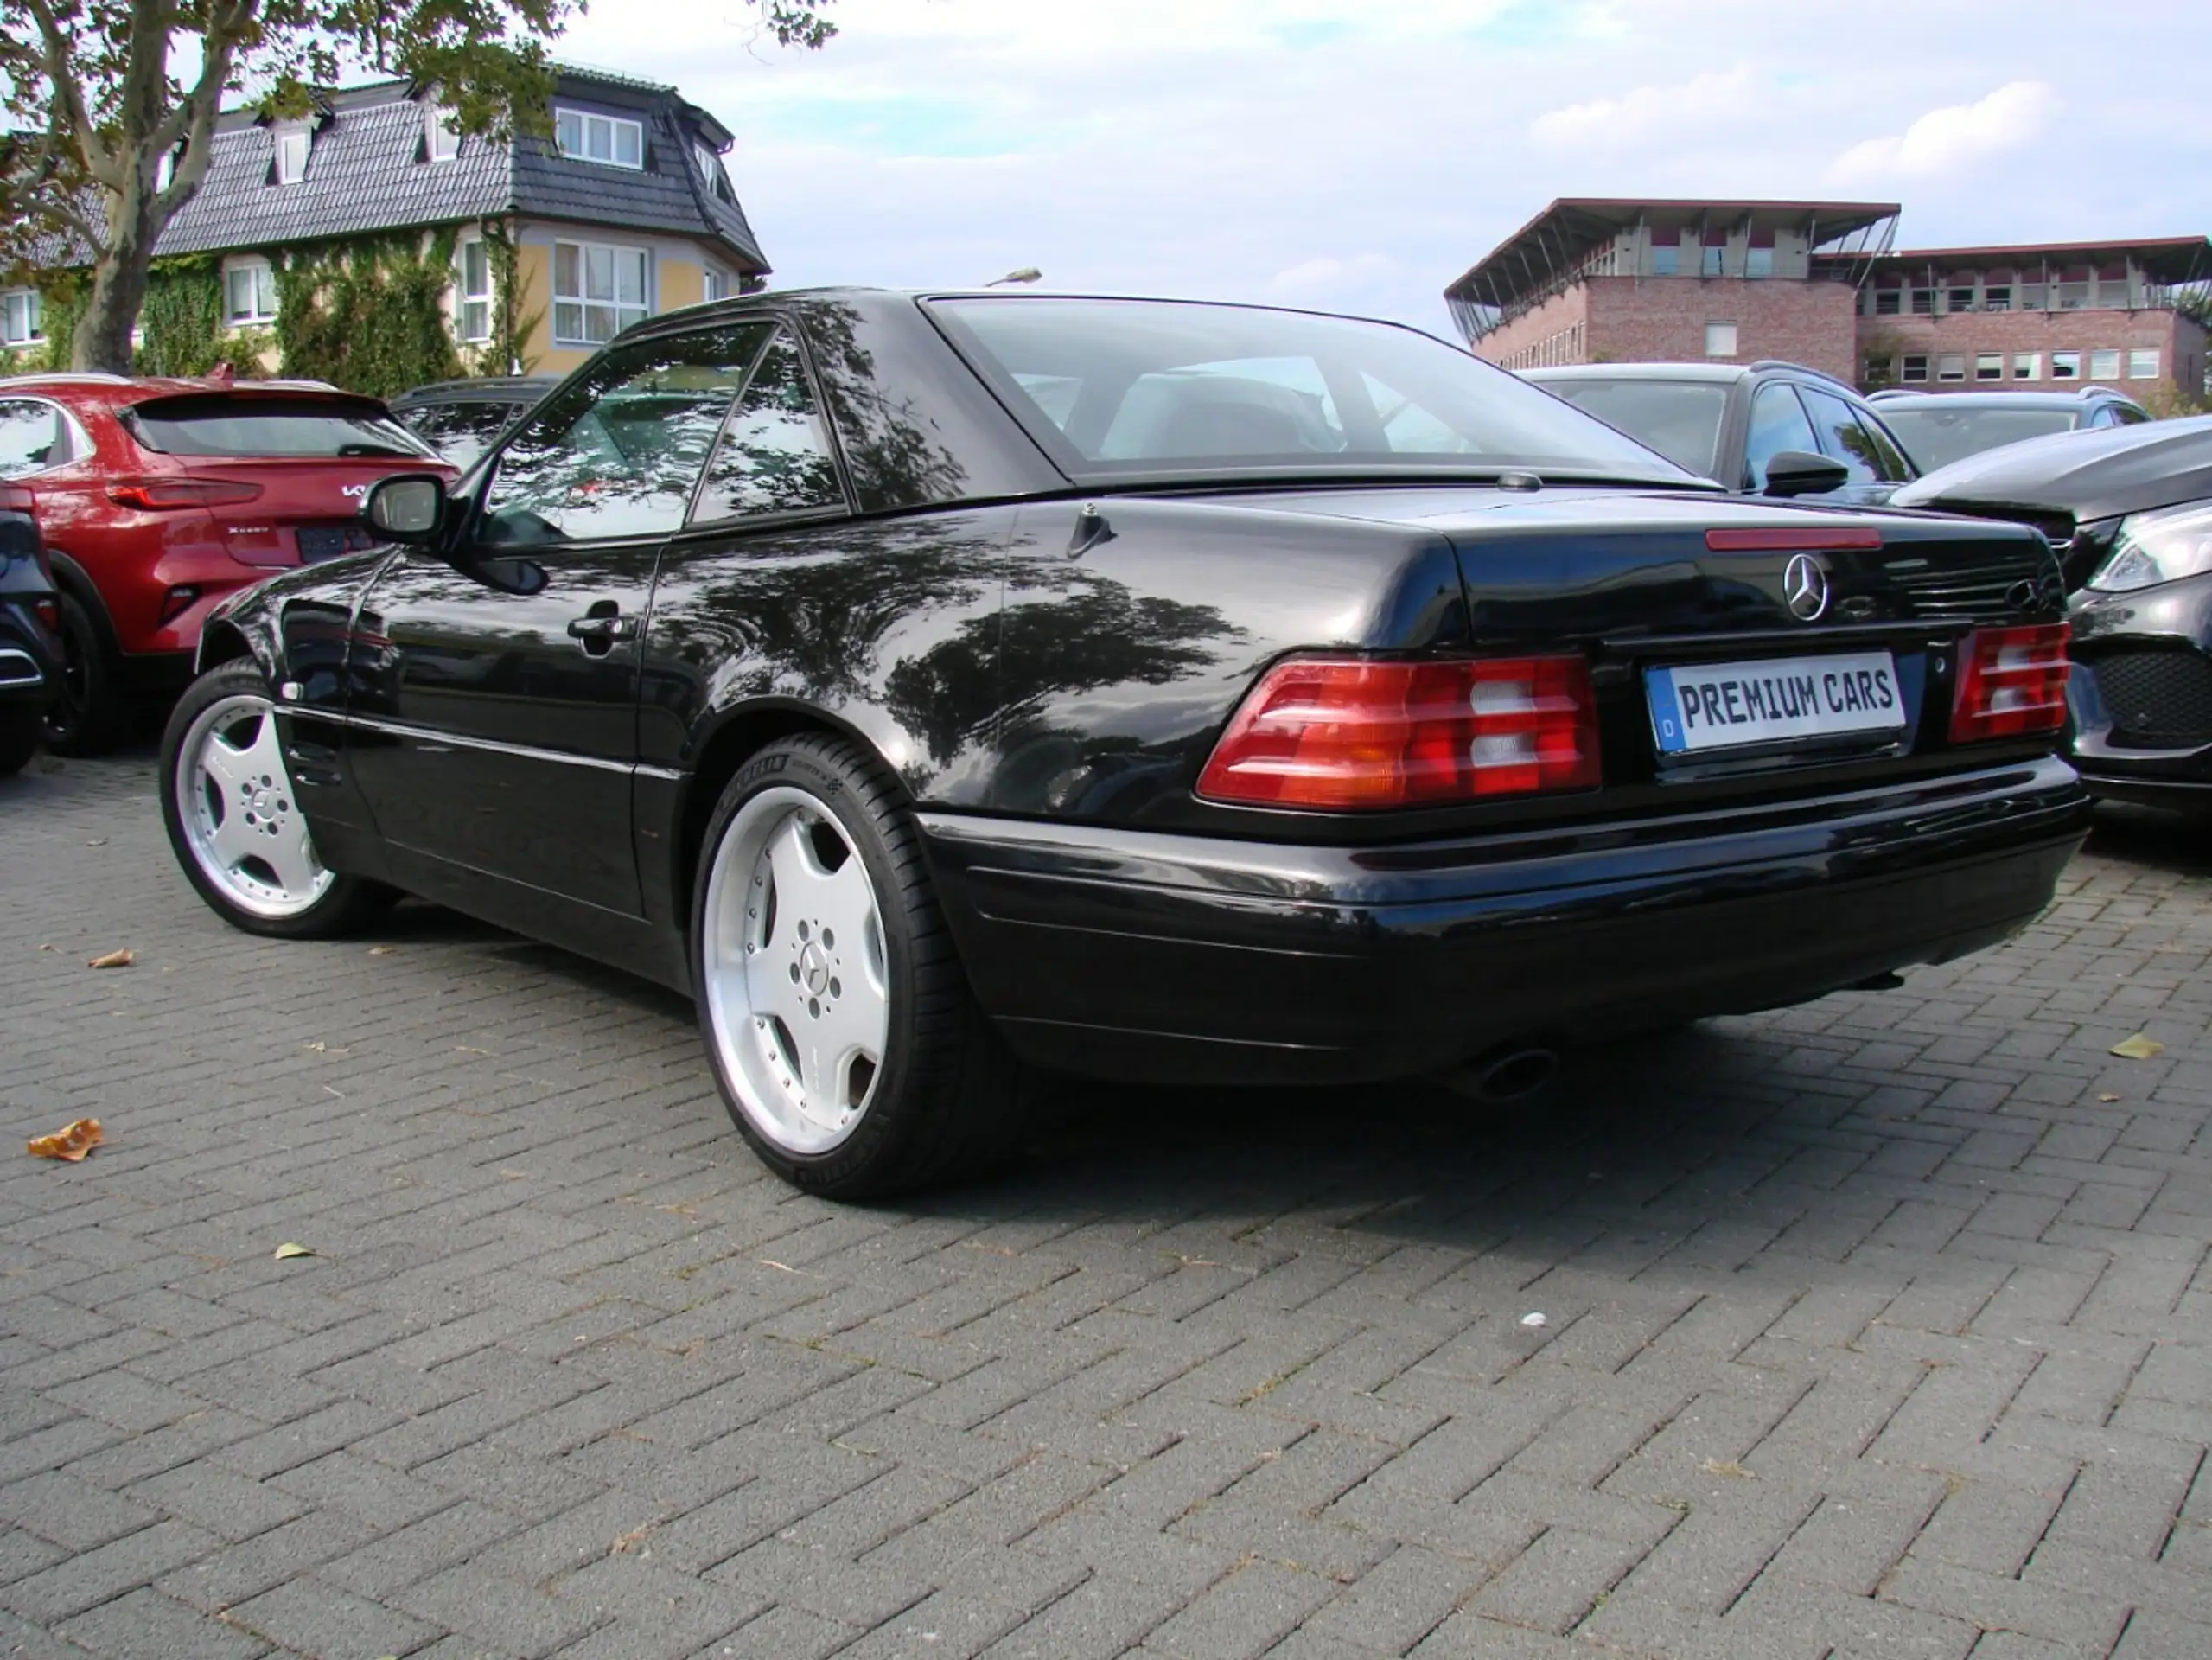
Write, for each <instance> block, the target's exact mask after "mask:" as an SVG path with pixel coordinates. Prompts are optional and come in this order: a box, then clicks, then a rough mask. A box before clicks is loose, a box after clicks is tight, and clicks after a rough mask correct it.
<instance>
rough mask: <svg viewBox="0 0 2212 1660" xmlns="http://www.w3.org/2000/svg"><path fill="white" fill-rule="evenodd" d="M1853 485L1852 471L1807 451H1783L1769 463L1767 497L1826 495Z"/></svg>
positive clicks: (1839, 463) (1836, 462)
mask: <svg viewBox="0 0 2212 1660" xmlns="http://www.w3.org/2000/svg"><path fill="white" fill-rule="evenodd" d="M1850 482H1851V469H1850V468H1848V467H1846V466H1845V465H1844V464H1843V463H1841V462H1839V461H1831V460H1830V459H1829V458H1828V457H1827V456H1816V455H1814V454H1813V453H1811V452H1810V451H1809V450H1782V451H1780V452H1779V453H1778V454H1776V455H1775V457H1774V459H1773V460H1771V461H1769V462H1768V463H1767V488H1766V489H1765V491H1764V492H1763V494H1765V495H1826V493H1827V492H1828V491H1830V490H1839V489H1841V488H1843V487H1844V486H1845V485H1846V484H1848V483H1850Z"/></svg>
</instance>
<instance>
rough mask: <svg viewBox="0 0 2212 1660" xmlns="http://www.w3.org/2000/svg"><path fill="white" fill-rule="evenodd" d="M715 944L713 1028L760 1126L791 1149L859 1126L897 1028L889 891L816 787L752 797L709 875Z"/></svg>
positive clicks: (710, 973) (706, 943)
mask: <svg viewBox="0 0 2212 1660" xmlns="http://www.w3.org/2000/svg"><path fill="white" fill-rule="evenodd" d="M703 923H704V929H703V938H702V941H701V943H702V945H703V947H704V971H705V973H704V979H705V984H704V986H703V987H702V988H701V989H702V991H703V993H704V998H705V1001H706V1005H707V1013H708V1018H709V1022H710V1031H711V1037H712V1041H713V1043H714V1044H715V1047H716V1049H717V1051H718V1057H719V1059H720V1061H721V1063H722V1070H723V1074H724V1076H725V1077H726V1078H727V1079H728V1080H729V1081H730V1085H731V1087H732V1089H733V1092H734V1093H735V1094H736V1096H737V1098H738V1104H739V1107H740V1108H741V1109H742V1110H743V1112H744V1114H745V1116H746V1118H747V1119H748V1121H749V1122H750V1123H751V1125H752V1127H753V1128H754V1130H755V1132H756V1133H758V1134H760V1135H761V1136H762V1138H763V1139H765V1140H768V1141H769V1142H771V1143H773V1144H774V1145H775V1146H777V1147H778V1148H780V1149H781V1150H783V1151H784V1152H792V1153H800V1154H807V1153H820V1152H827V1151H829V1150H830V1149H831V1148H833V1147H835V1146H838V1145H839V1144H840V1143H842V1142H843V1141H845V1140H846V1138H848V1137H849V1136H851V1134H852V1133H853V1132H854V1131H855V1130H857V1128H859V1127H860V1123H861V1121H862V1118H863V1116H864V1114H866V1112H867V1110H868V1105H869V1101H870V1098H871V1097H872V1096H873V1095H874V1093H875V1088H876V1082H877V1077H878V1076H879V1075H880V1073H881V1072H882V1070H883V1050H884V1045H885V1044H886V1042H887V1041H888V1039H889V1034H890V1028H891V995H890V980H889V974H888V973H887V972H886V969H885V966H884V952H883V917H882V916H881V914H880V912H879V910H878V908H877V896H876V889H875V886H874V884H872V883H871V882H870V880H869V879H868V872H867V870H866V868H865V867H864V865H863V864H862V862H861V859H860V856H859V854H858V853H857V852H856V851H855V849H854V848H853V846H852V844H851V841H850V840H847V838H846V837H845V833H844V832H843V831H842V830H841V829H840V828H839V827H838V822H837V820H835V819H834V818H833V817H832V816H831V815H830V814H828V813H827V812H826V811H825V810H824V809H823V807H822V805H821V803H820V802H819V801H818V800H817V799H816V798H815V797H814V796H813V795H809V794H807V793H806V791H804V790H800V789H788V788H780V789H766V790H762V792H760V793H759V794H758V795H754V796H752V797H750V798H749V800H747V801H745V803H744V805H743V807H741V808H739V809H738V811H737V813H736V816H735V817H734V818H732V819H731V820H730V825H729V827H728V828H727V829H726V830H725V831H724V833H723V836H722V839H721V841H720V843H719V844H718V845H717V847H716V849H715V852H714V858H713V864H712V865H711V868H710V870H709V872H708V877H707V891H706V899H705V914H704V918H703Z"/></svg>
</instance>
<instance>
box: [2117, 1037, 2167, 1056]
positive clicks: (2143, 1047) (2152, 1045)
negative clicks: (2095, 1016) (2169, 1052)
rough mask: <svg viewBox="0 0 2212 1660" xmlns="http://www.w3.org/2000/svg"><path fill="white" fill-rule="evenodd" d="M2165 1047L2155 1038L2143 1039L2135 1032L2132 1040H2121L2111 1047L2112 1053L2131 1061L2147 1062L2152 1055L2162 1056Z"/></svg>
mask: <svg viewBox="0 0 2212 1660" xmlns="http://www.w3.org/2000/svg"><path fill="white" fill-rule="evenodd" d="M2165 1047H2166V1046H2165V1045H2164V1044H2162V1043H2160V1042H2159V1041H2158V1039H2157V1038H2145V1036H2144V1035H2143V1034H2142V1033H2141V1032H2137V1033H2136V1034H2135V1036H2133V1037H2132V1038H2121V1039H2120V1041H2119V1042H2118V1043H2116V1044H2113V1046H2112V1052H2113V1054H2115V1055H2118V1056H2120V1057H2123V1058H2124V1059H2126V1060H2131V1061H2147V1060H2149V1059H2150V1058H2151V1057H2152V1056H2153V1055H2158V1054H2163V1053H2164V1050H2165Z"/></svg>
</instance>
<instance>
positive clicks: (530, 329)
mask: <svg viewBox="0 0 2212 1660" xmlns="http://www.w3.org/2000/svg"><path fill="white" fill-rule="evenodd" d="M483 232H484V252H485V255H486V257H487V258H488V259H489V260H490V262H491V267H492V337H491V338H490V339H489V340H488V341H484V342H481V343H479V344H477V345H475V346H465V347H463V348H462V350H461V356H462V364H463V366H464V367H465V368H466V369H467V372H468V373H470V374H528V373H530V372H531V371H532V370H533V369H535V368H536V367H538V360H537V359H536V358H535V357H533V356H530V355H527V354H526V353H525V352H524V350H523V348H524V346H525V344H526V342H528V341H529V339H530V336H531V335H533V334H535V333H537V331H538V325H539V323H541V322H545V307H544V306H542V305H541V306H539V307H538V308H537V310H531V309H530V303H531V296H530V294H529V292H528V284H527V283H526V281H525V280H524V278H523V275H522V262H521V259H520V255H519V254H518V253H517V252H516V249H515V242H514V238H513V236H511V235H510V234H509V233H508V232H507V227H505V226H504V225H497V224H487V225H486V226H485V227H483Z"/></svg>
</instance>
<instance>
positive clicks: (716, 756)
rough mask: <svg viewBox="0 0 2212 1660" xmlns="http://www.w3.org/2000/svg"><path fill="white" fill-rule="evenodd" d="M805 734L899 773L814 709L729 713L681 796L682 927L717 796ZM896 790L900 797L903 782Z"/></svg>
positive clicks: (863, 737)
mask: <svg viewBox="0 0 2212 1660" xmlns="http://www.w3.org/2000/svg"><path fill="white" fill-rule="evenodd" d="M810 733H818V734H819V735H821V736H823V737H841V738H843V739H845V741H846V742H847V743H850V744H857V745H858V746H859V747H860V748H861V749H862V750H865V751H866V752H867V753H868V754H870V755H871V756H874V757H876V759H877V760H878V761H881V762H883V764H884V768H885V769H886V770H887V771H889V773H890V775H891V776H892V777H893V778H895V779H896V778H897V777H898V769H897V768H896V767H894V766H892V765H891V764H890V763H889V760H888V759H886V758H885V757H884V756H883V750H882V747H881V746H880V745H879V744H876V743H875V742H873V741H872V740H871V739H870V737H869V736H868V734H867V733H865V732H864V731H858V730H857V729H856V728H854V727H853V726H851V725H848V724H847V723H845V722H844V721H841V720H838V719H836V718H833V717H832V716H830V715H828V714H826V713H825V712H822V711H821V710H819V709H816V708H813V707H810V706H805V705H800V704H774V705H768V706H760V707H754V708H749V709H742V710H739V711H737V712H735V713H733V714H731V715H730V716H729V717H728V718H725V719H724V721H723V723H722V724H721V725H719V726H717V727H716V728H715V730H714V731H713V733H712V734H711V736H710V737H708V738H707V740H706V743H705V744H704V746H703V747H702V748H701V750H700V751H699V758H698V763H697V764H696V765H694V766H693V768H692V774H691V777H690V778H689V780H688V781H687V783H686V788H685V793H684V805H683V810H682V819H681V822H680V825H679V840H678V843H677V852H678V858H677V864H676V869H675V872H674V877H675V881H674V884H673V886H674V889H675V891H674V893H673V896H672V897H673V900H674V903H675V909H674V910H673V913H672V914H673V915H674V916H681V917H684V918H685V919H686V927H687V928H688V926H689V923H688V919H689V918H690V916H691V914H692V885H693V884H694V883H695V882H697V880H698V870H699V852H700V849H701V846H702V845H703V844H704V842H705V840H706V832H707V826H708V824H709V822H710V821H711V820H712V819H713V817H714V809H715V808H716V807H717V805H718V804H719V803H720V801H721V800H722V792H723V791H724V789H726V788H728V786H729V783H730V780H731V779H732V778H735V777H736V776H737V774H738V772H739V770H740V769H742V768H743V766H744V764H745V763H747V762H748V761H749V760H751V759H752V758H753V757H755V755H758V754H759V753H760V752H761V751H762V750H764V749H766V748H767V747H768V745H769V744H773V743H775V741H776V740H777V739H778V738H781V737H805V736H806V735H808V734H810ZM899 790H900V795H901V796H902V800H903V799H905V798H906V789H905V785H904V782H903V781H902V782H900V785H899ZM906 804H907V805H911V804H912V803H911V801H910V800H907V801H906Z"/></svg>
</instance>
